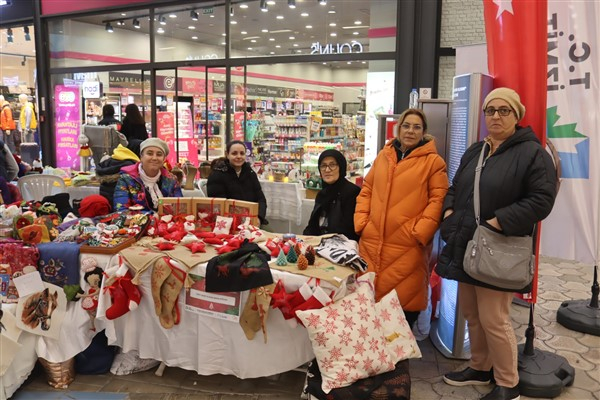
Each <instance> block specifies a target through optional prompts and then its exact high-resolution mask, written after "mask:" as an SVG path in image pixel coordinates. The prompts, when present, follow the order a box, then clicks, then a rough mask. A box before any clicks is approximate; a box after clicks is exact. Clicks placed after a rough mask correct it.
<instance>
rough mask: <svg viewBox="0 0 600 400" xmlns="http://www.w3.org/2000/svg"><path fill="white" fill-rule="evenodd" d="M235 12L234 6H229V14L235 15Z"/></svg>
mask: <svg viewBox="0 0 600 400" xmlns="http://www.w3.org/2000/svg"><path fill="white" fill-rule="evenodd" d="M233 13H234V11H233V7H229V16H230V17H233Z"/></svg>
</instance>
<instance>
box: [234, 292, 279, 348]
mask: <svg viewBox="0 0 600 400" xmlns="http://www.w3.org/2000/svg"><path fill="white" fill-rule="evenodd" d="M274 289H275V284H274V283H272V284H270V285H267V286H261V287H258V288H254V289H250V293H249V294H248V300H247V301H246V305H245V306H244V310H243V311H242V314H241V316H240V326H241V327H242V330H243V331H244V334H245V335H246V338H247V339H248V340H253V339H254V336H255V335H256V332H258V331H260V330H262V331H263V338H264V342H265V343H267V317H268V314H269V304H270V303H271V295H272V294H273V290H274Z"/></svg>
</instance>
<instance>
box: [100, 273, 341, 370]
mask: <svg viewBox="0 0 600 400" xmlns="http://www.w3.org/2000/svg"><path fill="white" fill-rule="evenodd" d="M205 268H206V267H205V264H201V265H199V266H196V267H195V268H193V269H192V270H191V272H190V273H193V274H198V275H201V276H204V271H205ZM271 271H272V274H273V279H274V280H275V281H277V280H278V279H281V280H282V281H283V282H284V284H285V287H286V291H288V292H289V291H292V290H295V289H297V288H299V287H300V286H301V285H302V284H303V283H304V282H306V281H307V278H306V277H304V276H300V275H296V274H291V273H288V272H281V271H277V270H271ZM150 280H151V269H150V270H148V271H146V272H145V273H143V274H142V276H141V283H140V286H139V287H140V290H141V292H142V300H141V303H140V305H139V307H138V308H137V309H136V310H134V311H130V312H128V313H127V314H125V315H124V316H122V317H121V318H117V319H115V320H112V321H106V335H107V337H108V342H109V344H112V345H117V346H120V347H122V348H123V351H124V352H127V351H130V350H137V351H139V355H140V357H141V358H150V359H154V360H159V361H162V362H164V363H165V364H166V365H167V366H176V367H180V368H183V369H187V370H193V371H196V372H198V374H201V375H213V374H226V375H235V376H237V377H238V378H242V379H244V378H257V377H261V376H270V375H274V374H278V373H282V372H285V371H289V370H291V369H293V368H296V367H298V366H300V365H302V364H304V363H306V362H308V361H310V360H311V359H313V358H314V354H313V351H312V347H311V344H310V340H309V339H308V334H307V332H306V329H305V328H304V327H303V326H301V325H299V326H297V327H294V328H292V327H291V326H290V324H289V323H288V322H286V321H285V320H284V319H283V316H282V315H281V312H280V311H279V310H274V309H271V310H270V311H269V315H268V319H267V335H268V341H267V343H266V344H265V343H264V340H263V335H262V332H260V331H259V332H257V334H256V336H255V338H254V339H253V340H252V341H249V340H248V339H247V338H246V336H245V335H244V332H243V331H242V328H241V327H240V325H239V323H237V322H229V321H223V320H220V319H216V318H212V317H208V316H203V315H198V314H196V313H192V312H188V311H185V310H184V308H183V306H184V304H185V289H184V290H182V292H181V294H180V296H179V307H180V310H181V322H180V324H179V325H176V326H174V327H173V328H172V329H164V328H163V327H162V326H161V325H160V323H159V321H158V317H157V316H156V315H155V313H154V302H153V299H152V295H151V291H150V287H151V285H150ZM321 286H322V287H323V288H330V289H333V286H330V285H329V284H328V283H321ZM345 292H346V283H345V282H344V283H342V286H341V287H339V288H336V298H337V297H342V296H343V295H344V294H345ZM247 293H248V292H244V293H242V301H241V304H242V308H243V305H244V304H245V303H246V296H247ZM103 305H104V306H105V304H103V302H102V301H101V302H100V305H99V307H103ZM99 315H101V313H100V312H99Z"/></svg>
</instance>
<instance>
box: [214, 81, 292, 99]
mask: <svg viewBox="0 0 600 400" xmlns="http://www.w3.org/2000/svg"><path fill="white" fill-rule="evenodd" d="M231 86H232V90H231V92H232V93H234V94H236V95H238V96H243V94H244V85H243V84H242V83H238V82H233V83H232V84H231ZM212 90H213V93H225V81H218V80H213V81H212ZM296 94H297V91H296V89H292V88H285V87H280V86H265V85H255V84H251V83H250V84H248V85H246V95H247V96H258V97H279V98H283V99H295V98H296Z"/></svg>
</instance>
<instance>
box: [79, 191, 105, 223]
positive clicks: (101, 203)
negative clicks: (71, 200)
mask: <svg viewBox="0 0 600 400" xmlns="http://www.w3.org/2000/svg"><path fill="white" fill-rule="evenodd" d="M110 211H111V207H110V204H109V203H108V200H107V199H106V197H104V196H101V195H99V194H93V195H91V196H87V197H85V198H84V199H83V200H81V205H80V206H79V215H81V216H82V217H87V218H94V217H97V216H99V215H106V214H109V213H110Z"/></svg>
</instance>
